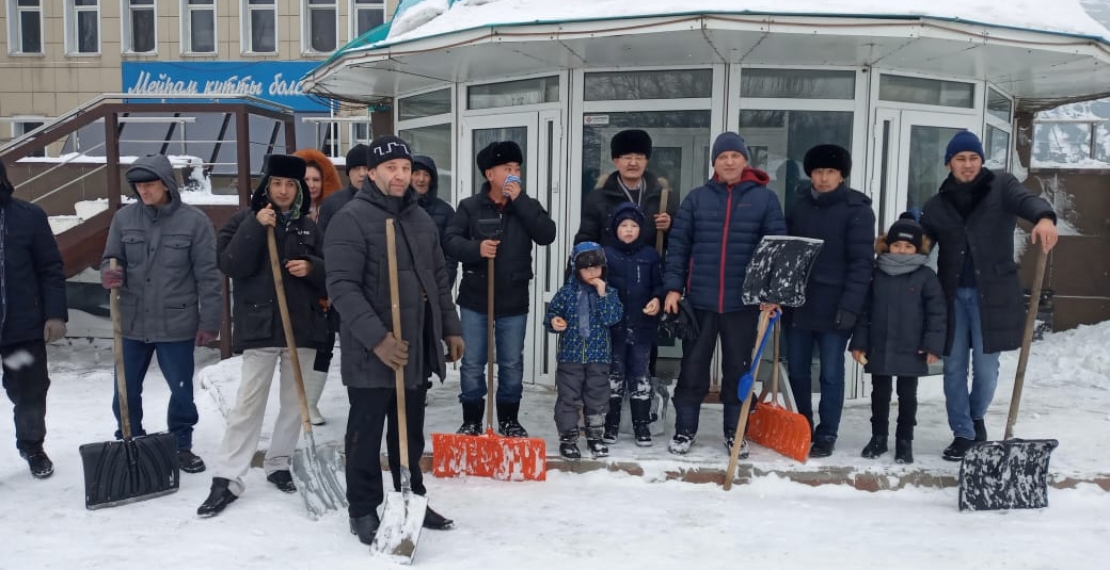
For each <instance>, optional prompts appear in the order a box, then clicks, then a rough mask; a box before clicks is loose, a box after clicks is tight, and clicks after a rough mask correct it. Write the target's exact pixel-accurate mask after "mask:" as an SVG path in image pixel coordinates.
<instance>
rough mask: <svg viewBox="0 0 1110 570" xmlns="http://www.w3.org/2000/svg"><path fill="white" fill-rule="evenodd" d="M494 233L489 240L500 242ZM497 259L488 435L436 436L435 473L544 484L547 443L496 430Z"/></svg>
mask: <svg viewBox="0 0 1110 570" xmlns="http://www.w3.org/2000/svg"><path fill="white" fill-rule="evenodd" d="M498 235H499V232H495V231H490V232H489V233H487V235H485V236H484V237H485V239H496V238H497V237H498ZM493 259H494V258H492V257H491V258H489V268H488V271H487V279H488V281H489V287H488V310H487V314H486V346H487V352H486V360H487V362H486V433H484V434H482V435H478V436H474V435H461V434H454V433H433V434H432V474H434V475H435V476H436V477H458V476H460V475H470V476H472V477H489V478H492V479H499V480H501V481H543V480H545V479H546V478H547V444H546V443H545V442H544V440H543V439H541V438H538V437H502V436H500V435H498V434H497V433H495V432H494V431H493V394H494V392H495V391H496V386H495V385H494V380H493V363H494V362H495V359H494V357H495V356H496V354H495V352H494V335H493V325H494V311H493V300H494V289H493V278H494V272H493V269H494V262H493Z"/></svg>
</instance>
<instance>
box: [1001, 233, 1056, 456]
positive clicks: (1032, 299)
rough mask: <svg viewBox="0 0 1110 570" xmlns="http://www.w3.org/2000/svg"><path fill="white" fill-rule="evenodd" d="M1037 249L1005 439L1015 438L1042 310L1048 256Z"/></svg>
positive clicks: (1040, 248) (1039, 246) (1040, 249)
mask: <svg viewBox="0 0 1110 570" xmlns="http://www.w3.org/2000/svg"><path fill="white" fill-rule="evenodd" d="M1036 247H1037V267H1036V269H1035V270H1034V271H1033V287H1032V288H1031V289H1032V290H1031V291H1030V292H1029V314H1028V315H1026V316H1025V334H1024V336H1023V337H1022V339H1021V354H1020V355H1019V356H1018V365H1017V374H1016V375H1015V376H1014V395H1013V396H1012V397H1011V398H1010V415H1009V416H1007V417H1006V435H1005V439H1011V438H1013V437H1014V424H1016V423H1017V415H1018V409H1019V408H1020V407H1021V391H1022V388H1023V387H1024V386H1025V367H1026V366H1027V365H1028V364H1029V352H1030V345H1032V344H1033V328H1034V327H1036V325H1037V311H1039V310H1040V308H1041V285H1042V284H1043V283H1044V271H1045V266H1046V265H1048V254H1047V253H1045V252H1044V248H1042V247H1041V244H1039V243H1038V244H1036Z"/></svg>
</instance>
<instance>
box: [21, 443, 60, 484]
mask: <svg viewBox="0 0 1110 570" xmlns="http://www.w3.org/2000/svg"><path fill="white" fill-rule="evenodd" d="M19 456H20V457H22V458H23V459H26V460H27V467H29V468H30V469H31V476H33V477H34V478H35V479H46V478H47V477H49V476H51V475H53V474H54V462H53V461H51V460H50V458H49V457H47V456H46V452H45V451H43V450H42V448H41V447H40V448H38V449H34V450H31V451H20V452H19Z"/></svg>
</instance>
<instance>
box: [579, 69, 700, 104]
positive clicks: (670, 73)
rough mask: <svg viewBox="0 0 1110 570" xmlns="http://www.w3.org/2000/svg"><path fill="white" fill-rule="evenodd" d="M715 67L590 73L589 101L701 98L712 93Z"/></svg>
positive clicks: (585, 97)
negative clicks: (713, 68)
mask: <svg viewBox="0 0 1110 570" xmlns="http://www.w3.org/2000/svg"><path fill="white" fill-rule="evenodd" d="M712 94H713V70H712V69H673V70H661V71H632V72H628V71H607V72H601V73H587V74H586V77H585V96H584V99H585V100H586V101H638V100H641V99H699V98H706V97H712Z"/></svg>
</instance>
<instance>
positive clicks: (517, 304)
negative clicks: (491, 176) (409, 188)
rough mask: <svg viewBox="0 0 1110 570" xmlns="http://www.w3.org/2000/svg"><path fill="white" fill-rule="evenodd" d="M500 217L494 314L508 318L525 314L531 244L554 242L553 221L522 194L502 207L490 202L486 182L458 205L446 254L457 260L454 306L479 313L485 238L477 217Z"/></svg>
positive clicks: (483, 301)
mask: <svg viewBox="0 0 1110 570" xmlns="http://www.w3.org/2000/svg"><path fill="white" fill-rule="evenodd" d="M488 219H495V220H500V224H501V225H500V227H501V245H499V246H497V259H496V260H495V262H494V271H495V272H496V275H495V276H494V282H493V284H494V289H495V291H496V298H495V300H494V317H495V318H500V317H511V316H514V315H523V314H525V313H527V312H528V298H529V296H528V286H529V282H531V281H532V277H533V275H534V274H533V272H532V244H533V243H535V244H538V245H550V244H551V242H553V241H555V222H554V221H553V220H552V219H551V216H550V215H549V214H548V213H547V210H545V209H544V208H543V205H542V204H540V203H539V202H538V201H536V199H535V198H532V197H531V196H528V195H527V194H524V193H523V192H522V193H521V194H520V196H518V197H517V199H516V200H512V201H510V202H508V203H506V204H505V206H504V208H501V207H499V206H498V205H497V204H495V203H494V202H493V200H490V197H489V183H488V182H487V183H485V184H483V185H482V189H481V191H480V192H478V193H477V194H475V195H474V196H471V197H469V198H467V199H465V200H463V201H462V202H460V203H459V210H458V212H456V213H455V219H453V220H451V225H450V226H449V227H448V228H447V240H446V242H445V246H446V248H447V251H446V252H445V253H446V254H447V255H449V256H451V257H453V258H455V259H457V260H459V261H461V262H462V264H463V276H462V284H461V285H459V299H458V302H459V306H460V307H464V308H467V309H470V310H471V311H476V312H479V313H483V314H484V313H485V312H486V307H487V304H488V302H487V300H486V299H487V294H488V291H487V289H486V288H487V283H488V280H487V277H486V274H487V270H488V262H489V260H487V259H486V258H484V257H482V253H481V243H482V240H484V239H486V238H484V237H482V234H481V232H480V231H479V229H478V227H479V226H478V224H479V221H480V220H488Z"/></svg>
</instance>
